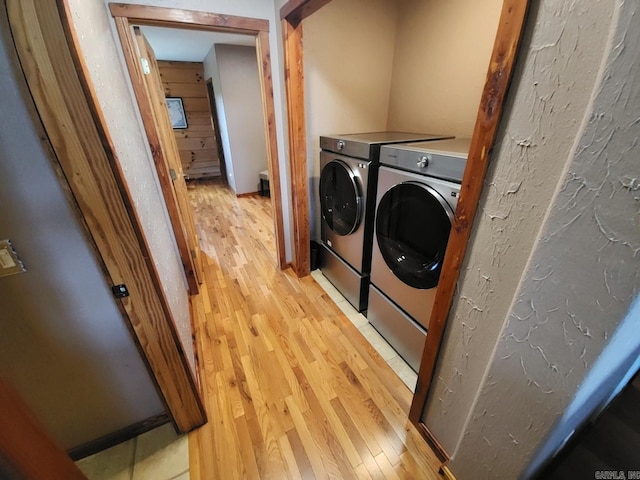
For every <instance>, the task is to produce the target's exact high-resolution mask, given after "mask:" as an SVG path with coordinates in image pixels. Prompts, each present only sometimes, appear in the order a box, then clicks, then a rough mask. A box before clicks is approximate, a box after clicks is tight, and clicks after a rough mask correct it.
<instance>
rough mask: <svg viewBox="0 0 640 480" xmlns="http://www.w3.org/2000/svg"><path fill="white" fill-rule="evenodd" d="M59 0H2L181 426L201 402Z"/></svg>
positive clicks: (133, 323) (44, 116) (58, 146)
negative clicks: (4, 1)
mask: <svg viewBox="0 0 640 480" xmlns="http://www.w3.org/2000/svg"><path fill="white" fill-rule="evenodd" d="M62 3H63V2H61V4H60V10H59V9H58V4H57V2H56V0H48V1H42V0H7V12H8V14H9V21H10V26H11V31H12V35H13V38H14V42H15V45H16V50H17V52H18V57H19V60H20V64H21V66H22V69H23V72H24V75H25V79H26V81H27V84H28V86H29V89H30V92H31V95H32V97H33V100H34V103H35V105H36V108H37V110H38V113H39V115H40V119H41V121H42V124H43V125H44V128H45V131H46V133H47V136H48V139H49V141H50V143H51V145H52V147H53V150H54V152H55V155H56V158H57V162H58V163H59V165H60V168H61V170H62V171H63V172H64V174H65V176H66V178H67V181H68V184H69V186H70V189H71V191H72V193H73V196H74V198H75V199H76V202H77V204H78V206H79V208H80V211H81V212H82V215H83V219H84V221H85V223H86V225H87V227H88V230H89V232H90V235H91V238H92V240H93V242H94V243H95V245H96V247H97V250H98V252H99V254H100V257H101V260H102V263H103V264H104V265H105V267H106V270H107V281H108V282H110V283H112V284H121V283H124V284H126V285H127V287H128V289H129V293H130V296H129V297H127V298H124V299H121V300H120V301H119V304H120V307H121V311H123V312H124V315H125V320H126V321H127V323H128V324H129V327H130V328H131V329H132V330H133V332H135V336H136V340H137V342H138V344H139V345H140V346H141V348H142V350H143V352H144V356H145V359H146V362H147V363H148V365H149V366H150V368H151V371H152V374H153V377H154V380H155V382H156V384H157V385H158V387H159V390H160V393H161V396H162V398H163V400H164V402H165V403H166V405H167V407H168V409H169V411H170V412H171V414H172V416H173V419H174V422H175V424H176V426H177V428H178V429H179V430H180V431H189V430H191V429H193V428H194V427H196V426H199V425H201V424H202V423H204V422H205V421H206V417H205V412H204V408H203V404H202V400H201V398H200V396H199V392H198V389H197V387H196V384H195V379H194V377H193V374H192V372H191V369H190V367H189V365H188V362H187V360H186V358H185V357H184V352H183V351H182V347H181V344H180V342H179V339H178V335H177V332H176V331H175V325H174V321H173V318H172V316H171V312H170V310H169V307H168V302H167V299H166V297H165V296H164V292H163V291H162V288H161V287H160V284H159V281H158V272H157V271H156V269H155V265H154V264H153V262H152V261H151V257H150V252H149V247H148V245H147V243H146V240H145V238H144V236H143V234H142V231H141V229H140V227H139V225H140V222H139V219H138V218H137V216H136V214H135V210H134V209H133V208H132V200H131V198H130V197H129V194H128V191H127V189H126V188H125V184H124V177H123V175H122V171H121V170H120V166H119V163H118V160H117V158H116V156H115V153H114V148H113V144H112V142H111V138H110V137H109V135H108V132H107V129H106V124H105V121H104V118H103V117H102V113H101V111H100V109H99V108H98V106H97V105H98V102H97V99H96V96H95V92H94V91H93V89H92V87H91V84H90V82H89V81H88V78H87V70H86V66H85V65H84V64H83V62H82V59H81V57H80V56H79V55H78V52H77V43H76V39H75V38H74V36H73V32H72V29H71V28H70V25H69V24H67V23H66V21H67V19H68V18H69V17H68V14H69V12H68V10H65V9H67V8H68V5H67V4H66V3H65V4H64V5H63V4H62Z"/></svg>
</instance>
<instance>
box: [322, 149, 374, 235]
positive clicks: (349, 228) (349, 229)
mask: <svg viewBox="0 0 640 480" xmlns="http://www.w3.org/2000/svg"><path fill="white" fill-rule="evenodd" d="M332 165H335V166H338V167H339V168H340V169H341V170H340V171H343V172H344V173H346V174H347V178H348V179H349V182H348V184H349V194H350V195H352V196H353V200H354V202H355V205H354V207H355V212H354V214H353V219H351V220H350V221H347V222H342V223H340V224H336V223H335V222H334V219H333V216H331V217H330V215H329V211H328V210H329V209H328V206H327V204H326V195H325V193H326V192H324V193H323V191H324V190H325V189H324V188H323V185H324V182H323V178H324V173H325V172H326V171H327V168H328V167H331V166H332ZM319 191H320V212H321V215H322V218H323V219H324V221H325V222H326V224H327V226H328V227H329V228H330V229H331V230H332V231H333V232H335V233H336V234H338V235H340V236H347V235H351V234H352V233H353V232H355V231H356V230H357V229H358V227H359V226H360V224H361V223H362V216H363V215H362V213H363V197H362V188H361V187H360V184H359V181H358V177H357V176H356V175H355V174H354V173H353V170H352V169H351V167H350V166H349V165H348V164H347V163H346V162H344V161H342V160H340V159H338V158H334V159H332V160H330V161H328V162H327V163H326V164H325V165H324V166H323V167H322V171H321V172H320V185H319ZM338 213H341V212H338ZM342 220H344V219H342Z"/></svg>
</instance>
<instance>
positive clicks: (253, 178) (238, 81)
mask: <svg viewBox="0 0 640 480" xmlns="http://www.w3.org/2000/svg"><path fill="white" fill-rule="evenodd" d="M214 49H215V55H216V59H217V65H218V75H219V78H220V85H219V90H218V92H216V96H219V97H220V102H219V103H220V104H221V105H222V110H221V111H220V115H219V116H220V123H224V124H225V129H224V131H225V133H226V135H225V137H226V140H227V141H226V142H223V147H225V146H227V145H228V150H225V162H226V163H227V164H230V165H231V167H232V170H231V171H228V174H230V175H231V174H232V175H233V180H234V181H233V186H232V188H233V189H234V191H235V193H236V194H238V195H240V194H243V193H250V192H256V191H257V190H258V183H259V176H258V174H259V173H260V172H261V171H263V170H266V169H267V146H266V145H267V144H266V140H265V135H264V132H265V124H264V115H263V112H262V93H261V91H260V78H259V76H258V62H257V58H256V49H255V48H254V47H243V46H238V45H215V46H214ZM227 155H228V159H229V161H228V162H227ZM229 183H231V182H229ZM234 187H235V188H234Z"/></svg>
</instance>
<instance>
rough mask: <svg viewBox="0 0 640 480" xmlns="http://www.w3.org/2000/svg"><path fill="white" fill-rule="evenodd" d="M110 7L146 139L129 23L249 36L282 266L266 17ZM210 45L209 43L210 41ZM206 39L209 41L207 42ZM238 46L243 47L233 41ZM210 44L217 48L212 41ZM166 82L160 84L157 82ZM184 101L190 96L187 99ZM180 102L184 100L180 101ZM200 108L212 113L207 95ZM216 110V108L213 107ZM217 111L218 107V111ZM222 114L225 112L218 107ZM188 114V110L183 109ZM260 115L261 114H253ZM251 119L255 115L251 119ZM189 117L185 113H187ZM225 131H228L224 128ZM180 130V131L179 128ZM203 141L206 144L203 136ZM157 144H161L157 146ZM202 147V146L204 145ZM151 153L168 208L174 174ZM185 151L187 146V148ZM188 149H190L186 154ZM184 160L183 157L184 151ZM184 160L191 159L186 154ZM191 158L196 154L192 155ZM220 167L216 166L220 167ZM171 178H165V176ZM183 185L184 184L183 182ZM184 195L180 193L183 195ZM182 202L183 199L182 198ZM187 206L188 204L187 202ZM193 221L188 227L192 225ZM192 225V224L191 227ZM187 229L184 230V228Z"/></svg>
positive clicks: (147, 121)
mask: <svg viewBox="0 0 640 480" xmlns="http://www.w3.org/2000/svg"><path fill="white" fill-rule="evenodd" d="M110 9H111V13H112V15H113V17H114V20H115V22H116V27H117V31H118V35H119V37H120V42H121V44H122V46H123V52H124V55H125V59H126V62H127V67H128V70H129V75H130V77H131V81H132V83H133V86H134V91H135V92H136V99H137V102H138V106H139V107H140V110H141V114H142V119H143V124H144V127H145V131H146V133H147V136H148V137H150V143H152V141H151V138H152V137H153V136H154V135H156V127H155V125H154V122H153V119H152V118H149V115H145V113H144V111H145V109H146V108H145V103H148V102H149V99H148V95H147V94H146V92H145V88H144V85H142V84H143V83H144V73H143V72H142V70H143V69H144V66H142V67H141V66H140V60H139V59H138V55H137V49H136V48H134V47H135V45H136V39H135V36H134V35H135V34H134V27H141V28H142V29H146V28H148V27H163V29H164V30H167V29H172V30H180V31H184V32H191V33H197V34H203V33H209V34H210V33H217V34H222V33H224V34H236V35H234V36H235V37H236V38H239V37H243V38H244V39H245V40H246V39H247V38H248V39H250V41H251V42H252V45H253V47H249V45H246V48H255V55H254V59H257V73H258V83H259V91H260V97H261V100H260V101H261V103H262V112H261V113H262V115H261V117H262V123H261V126H262V131H263V134H264V141H263V142H264V143H265V146H266V152H265V154H266V160H267V165H266V167H267V170H268V171H269V177H270V179H271V182H270V183H271V185H270V187H271V192H272V194H271V203H272V211H273V224H274V233H275V245H276V252H275V261H276V264H277V265H278V267H279V268H281V269H282V268H285V266H286V257H285V242H284V226H283V216H282V208H281V205H282V194H281V188H280V181H279V178H280V168H279V162H278V154H277V141H276V132H275V125H274V122H273V118H274V116H275V113H274V112H275V106H274V101H273V97H272V95H271V94H270V92H272V90H273V87H272V83H271V61H270V53H269V24H268V21H267V20H261V19H252V18H246V17H232V16H222V15H216V14H209V13H207V14H205V13H201V12H188V13H190V15H185V11H182V10H175V9H165V8H159V7H147V6H136V8H135V9H132V8H131V6H130V5H126V6H123V5H120V4H110ZM211 45H212V44H211ZM211 45H210V46H211ZM237 48H243V47H237ZM212 50H218V49H217V48H215V47H213V48H212ZM205 77H206V74H205V75H203V76H202V78H200V81H201V82H202V83H203V84H204V85H206V80H208V78H209V77H207V78H205ZM211 77H212V84H213V91H214V100H215V102H214V103H215V104H216V105H217V106H218V107H220V106H221V102H220V101H219V100H218V98H216V95H219V94H220V91H219V90H220V89H216V88H215V87H216V83H217V82H216V76H215V75H212V76H211ZM162 88H163V89H164V88H165V87H164V86H163V87H162ZM187 103H189V102H187ZM183 106H184V102H183ZM185 107H187V108H185V110H188V105H187V106H185ZM196 108H197V109H199V110H202V109H203V108H204V109H205V111H206V115H207V121H208V123H210V124H211V122H212V118H211V117H212V116H211V111H210V108H211V106H210V101H209V100H208V98H206V94H205V98H203V99H202V100H201V101H199V102H198V105H197V107H196ZM218 110H220V108H218ZM218 113H221V112H218ZM222 114H223V115H224V113H222ZM187 117H188V114H187ZM258 117H260V115H258ZM254 120H255V119H254ZM187 123H188V118H187ZM220 130H222V134H221V135H220V137H222V144H223V147H224V145H225V142H227V141H228V138H227V139H226V140H225V134H224V126H223V127H222V128H221V129H220ZM227 133H228V132H227ZM178 135H179V134H178ZM189 142H190V140H187V139H185V142H184V143H185V144H187V145H188V144H189ZM204 146H205V147H207V146H208V145H207V144H206V141H205V145H204ZM217 148H218V147H217V146H216V147H215V148H211V149H210V150H217ZM159 150H161V149H159ZM205 150H206V148H205ZM223 150H224V152H223V153H224V157H225V158H224V163H225V167H226V174H227V178H228V179H229V180H230V183H231V180H232V178H233V177H232V175H233V172H232V169H231V168H230V160H231V159H230V158H227V157H228V153H229V149H228V148H223ZM152 151H153V153H154V161H155V164H156V170H157V171H158V176H159V178H160V183H161V186H162V189H163V193H164V196H165V201H166V203H167V207H168V209H171V204H172V203H175V199H174V196H172V195H171V192H170V191H169V190H170V189H171V184H172V183H174V182H175V181H176V178H175V177H176V175H174V174H172V173H171V172H170V171H168V172H167V171H166V170H167V166H166V159H159V158H156V157H157V156H161V155H158V152H157V151H156V150H155V149H154V148H152ZM187 151H190V150H187ZM188 155H190V154H188ZM183 160H184V157H183ZM187 160H191V158H188V159H187ZM193 160H194V162H195V158H194V159H193ZM179 168H180V170H178V172H180V173H181V174H182V171H181V169H182V166H181V165H180V166H179ZM221 168H222V167H220V169H221ZM261 170H264V167H263V168H262V169H261ZM163 176H164V177H165V181H164V182H163V178H162V177H163ZM167 179H170V180H167ZM184 179H185V178H184V177H183V178H181V179H177V181H178V182H182V183H184ZM255 179H256V185H257V184H258V175H257V174H256V175H255ZM185 190H186V187H185ZM184 196H186V194H185V195H183V197H184ZM182 203H183V205H184V203H185V202H184V199H183V201H182ZM189 209H190V207H189ZM184 213H185V215H184V216H186V217H187V220H188V221H190V223H191V225H193V221H192V220H189V216H192V212H188V213H187V212H184ZM172 224H173V227H174V231H176V235H177V236H180V231H181V230H182V231H184V229H185V227H184V225H180V222H173V221H172ZM190 228H191V226H190V225H187V228H186V230H187V231H188V230H189V229H190ZM194 228H195V227H193V229H194ZM192 231H193V230H192ZM187 235H188V233H187Z"/></svg>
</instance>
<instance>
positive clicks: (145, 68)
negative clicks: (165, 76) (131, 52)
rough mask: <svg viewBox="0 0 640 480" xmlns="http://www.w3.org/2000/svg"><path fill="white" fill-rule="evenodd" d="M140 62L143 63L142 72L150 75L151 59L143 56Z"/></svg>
mask: <svg viewBox="0 0 640 480" xmlns="http://www.w3.org/2000/svg"><path fill="white" fill-rule="evenodd" d="M140 63H142V73H144V74H145V75H149V74H150V73H151V68H150V67H149V61H148V60H147V59H146V58H141V59H140Z"/></svg>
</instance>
